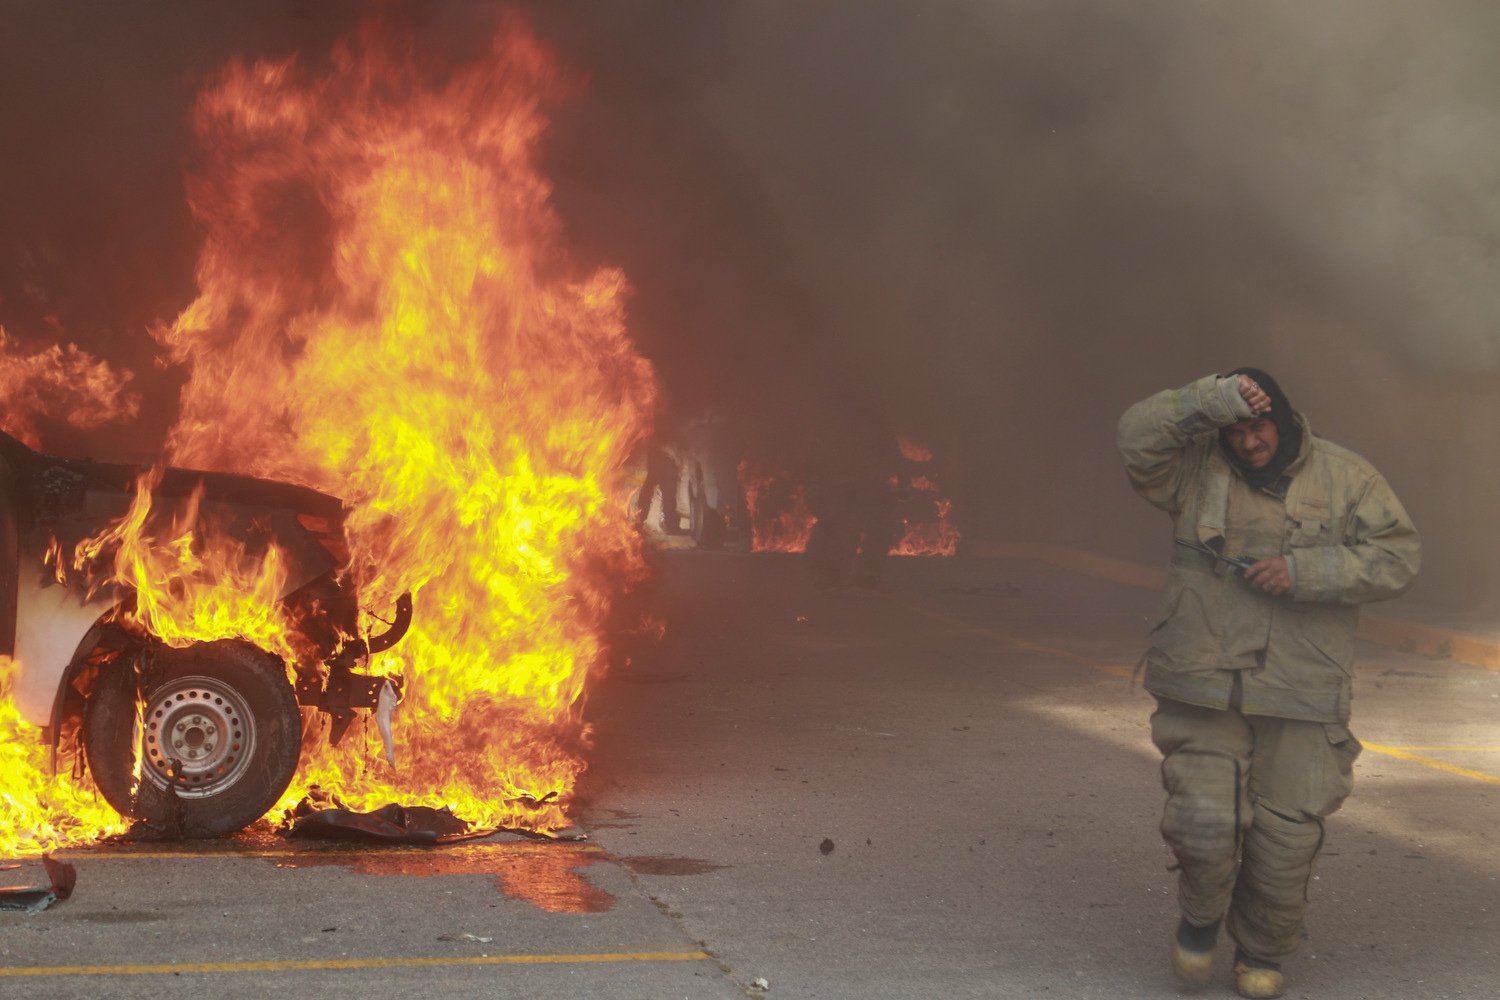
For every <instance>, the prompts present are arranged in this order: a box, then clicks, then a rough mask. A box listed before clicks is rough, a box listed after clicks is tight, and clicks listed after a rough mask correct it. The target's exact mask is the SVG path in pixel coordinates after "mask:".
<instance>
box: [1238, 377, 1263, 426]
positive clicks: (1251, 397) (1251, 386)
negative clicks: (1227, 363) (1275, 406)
mask: <svg viewBox="0 0 1500 1000" xmlns="http://www.w3.org/2000/svg"><path fill="white" fill-rule="evenodd" d="M1235 377H1236V378H1237V379H1239V380H1240V397H1241V398H1242V399H1244V401H1245V403H1246V404H1247V405H1248V406H1249V407H1250V412H1251V413H1253V414H1255V415H1256V416H1260V415H1261V414H1262V413H1270V412H1271V397H1270V396H1268V395H1266V390H1264V389H1262V388H1261V387H1260V383H1259V382H1257V381H1255V379H1253V378H1251V377H1250V376H1249V375H1236V376H1235Z"/></svg>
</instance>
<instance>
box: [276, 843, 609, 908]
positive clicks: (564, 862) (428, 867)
mask: <svg viewBox="0 0 1500 1000" xmlns="http://www.w3.org/2000/svg"><path fill="white" fill-rule="evenodd" d="M275 860H276V867H277V868H322V867H330V866H337V867H343V868H349V869H352V870H353V871H356V872H358V873H359V874H361V875H407V876H417V877H428V876H432V875H493V876H495V888H496V889H498V890H499V891H500V892H501V893H503V894H504V895H506V896H508V897H510V898H511V899H515V900H518V901H520V902H524V903H530V904H531V905H532V906H534V907H536V908H537V909H539V910H543V911H545V912H547V913H603V912H605V911H607V910H609V909H611V908H612V907H613V906H614V905H615V898H614V897H613V896H611V895H610V894H609V893H607V892H604V891H603V890H601V889H598V888H595V887H594V886H593V885H592V884H590V883H589V881H588V880H587V879H585V878H584V877H583V875H582V874H581V870H582V869H584V868H587V867H589V866H590V865H594V864H597V863H598V862H600V861H604V860H606V855H605V854H603V852H601V851H600V850H599V849H598V848H595V847H592V846H589V847H580V846H577V845H570V844H542V843H507V844H489V845H482V844H481V845H473V844H471V845H465V846H463V847H446V848H435V849H429V850H422V851H413V850H410V849H407V850H380V849H377V848H363V849H360V850H358V851H350V850H349V849H348V848H347V847H346V848H344V849H343V850H340V851H327V850H325V851H308V852H306V853H298V854H296V855H292V856H286V857H281V858H277V859H275Z"/></svg>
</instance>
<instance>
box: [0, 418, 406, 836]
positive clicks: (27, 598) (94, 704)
mask: <svg viewBox="0 0 1500 1000" xmlns="http://www.w3.org/2000/svg"><path fill="white" fill-rule="evenodd" d="M343 518H344V505H343V503H342V502H341V501H339V500H338V499H336V498H334V497H331V496H328V495H326V494H323V493H320V492H318V491H316V490H312V489H308V488H306V487H300V486H294V485H291V484H288V483H280V482H273V481H269V480H264V479H255V478H252V477H249V476H241V475H231V474H226V473H208V472H194V471H190V470H185V469H175V468H166V469H159V470H154V472H152V471H146V472H143V471H142V470H141V469H139V468H137V467H135V466H129V465H115V464H105V463H100V462H93V461H84V460H76V459H65V458H58V457H54V456H50V455H44V454H40V453H38V452H35V451H33V450H31V449H30V448H28V447H27V446H26V445H24V444H22V443H21V442H20V441H18V440H16V439H15V438H13V437H11V436H9V435H8V434H4V433H0V654H3V655H9V656H12V657H13V658H14V660H15V661H16V664H17V665H18V673H17V676H16V679H15V689H14V694H15V701H16V705H17V708H18V709H19V711H20V713H21V715H22V717H23V718H24V719H25V720H26V721H27V722H30V723H32V724H33V725H35V726H39V727H42V728H41V729H40V733H41V738H42V739H43V740H44V741H46V742H49V743H50V744H51V745H52V748H53V753H54V757H56V756H57V755H58V754H59V751H61V753H62V755H63V756H68V755H71V756H72V757H73V758H74V760H75V771H76V770H78V769H81V767H82V766H85V765H86V767H87V770H88V771H89V772H91V773H92V775H93V780H94V783H95V785H96V787H97V788H98V790H99V792H100V794H101V795H102V796H103V797H104V799H105V800H106V801H107V802H108V803H109V804H110V805H111V806H112V807H114V809H115V810H117V811H118V812H119V813H120V814H121V815H123V816H126V817H134V818H138V819H141V820H143V821H145V822H146V823H147V824H151V825H160V826H162V827H164V828H166V829H167V832H171V833H174V834H177V835H183V836H212V835H218V834H224V833H230V832H233V831H235V830H238V829H240V828H242V827H244V826H246V825H248V824H250V823H252V822H254V821H255V820H256V819H258V818H260V816H262V815H263V814H264V813H265V812H266V811H267V810H269V809H270V808H271V807H272V806H274V805H275V804H276V802H277V801H278V799H279V798H280V797H281V795H282V793H283V792H285V791H286V789H287V787H288V785H289V784H290V783H291V781H292V778H293V776H294V774H295V773H296V770H297V765H298V761H299V758H300V747H301V742H302V733H303V731H304V725H303V719H302V712H303V711H304V710H305V711H307V712H308V713H309V714H310V715H312V716H316V715H321V716H322V717H323V719H324V723H325V724H324V726H322V727H318V726H312V727H309V728H311V729H312V730H313V731H322V730H323V729H325V728H326V731H327V732H328V734H329V736H330V738H331V740H332V742H335V743H337V742H338V740H339V739H340V738H341V737H342V735H343V734H344V732H345V730H347V728H348V726H349V724H350V722H351V721H352V720H353V719H354V717H355V713H357V712H360V711H369V710H375V709H376V708H377V707H382V706H383V707H384V709H385V711H386V712H387V713H388V712H389V709H390V707H392V706H393V705H394V703H395V700H396V698H397V697H398V696H399V691H400V684H401V682H400V679H399V678H392V677H380V676H373V675H369V674H363V673H360V672H358V671H357V670H356V669H355V668H356V667H357V666H359V665H360V664H361V663H362V662H363V661H365V660H366V659H367V657H368V656H369V655H371V654H374V653H379V652H382V651H384V650H386V649H389V648H390V647H392V646H393V645H395V644H396V643H397V642H398V641H399V640H400V639H401V638H402V636H403V635H404V634H405V632H406V630H407V628H408V627H409V625H410V623H411V615H412V603H411V598H410V595H403V596H402V597H401V598H400V599H398V601H397V607H396V609H395V615H394V617H393V618H392V619H391V621H390V625H389V628H387V629H384V630H383V631H381V632H380V633H379V634H377V635H368V636H361V635H360V624H359V623H360V613H359V612H360V609H359V608H358V606H357V604H356V599H355V597H354V593H353V590H352V588H351V587H349V586H348V585H347V575H346V574H347V569H348V565H347V564H348V550H347V547H346V543H345V539H344V534H343ZM205 534H210V535H218V536H220V537H221V538H228V539H232V540H233V542H234V545H233V546H232V549H231V551H232V552H233V553H234V554H233V556H232V557H231V559H230V561H229V562H227V563H225V564H223V565H221V566H220V567H219V569H221V570H222V571H223V573H224V574H225V575H227V576H229V577H231V578H235V579H238V580H239V581H242V582H243V583H244V585H245V586H244V589H246V590H247V591H254V590H257V589H259V590H260V591H262V593H261V594H260V595H259V598H270V599H272V601H273V602H274V603H279V605H280V609H281V610H280V616H281V617H282V618H283V619H284V620H285V621H287V622H289V623H291V624H292V625H293V627H292V628H291V629H288V630H287V631H286V632H285V633H284V638H282V639H280V640H277V641H270V642H267V643H266V644H265V645H259V644H257V643H256V642H252V641H249V640H248V639H243V638H240V639H218V640H215V641H209V642H204V641H191V640H184V639H183V638H181V637H178V636H173V635H170V634H162V633H163V632H166V631H167V630H166V629H157V628H156V627H154V626H153V616H152V615H151V614H150V609H149V608H148V607H144V606H143V601H145V600H148V599H149V598H148V596H147V595H148V594H149V591H148V589H146V588H140V589H137V588H135V587H132V586H130V585H129V584H128V583H126V582H124V581H125V580H128V579H129V578H130V576H131V575H133V574H130V573H126V574H122V573H120V572H118V571H117V570H118V569H120V568H122V567H127V566H134V568H135V570H136V572H139V571H140V570H141V569H142V568H143V566H144V564H142V563H139V562H134V561H133V557H132V555H131V554H130V552H129V546H130V545H131V539H132V538H133V537H134V538H142V537H146V538H164V537H168V536H170V537H171V538H172V539H173V541H174V542H175V549H176V552H175V556H174V558H176V559H177V560H179V562H180V561H181V560H183V559H193V558H196V556H197V553H195V552H194V551H193V549H194V544H193V539H194V537H195V536H196V537H197V538H199V539H200V540H201V538H202V537H203V536H204V535H205ZM199 571H200V572H202V571H204V568H203V567H201V566H200V567H199ZM207 571H208V572H213V571H214V570H213V569H212V568H210V569H208V570H207ZM249 596H250V597H251V598H252V599H258V598H257V595H254V594H250V595H249Z"/></svg>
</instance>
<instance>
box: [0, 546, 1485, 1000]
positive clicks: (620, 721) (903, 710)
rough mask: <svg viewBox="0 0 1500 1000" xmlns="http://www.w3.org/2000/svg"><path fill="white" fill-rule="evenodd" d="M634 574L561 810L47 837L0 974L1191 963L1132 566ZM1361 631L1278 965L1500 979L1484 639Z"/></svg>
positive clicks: (221, 991)
mask: <svg viewBox="0 0 1500 1000" xmlns="http://www.w3.org/2000/svg"><path fill="white" fill-rule="evenodd" d="M656 586H657V590H656V593H655V594H654V595H653V602H654V603H655V605H656V607H657V609H658V612H659V613H660V614H661V615H662V617H663V618H664V619H665V620H666V622H667V631H666V633H665V635H664V637H663V638H662V640H661V641H660V642H659V643H658V644H657V645H655V646H653V647H648V648H643V649H640V650H637V651H636V653H635V656H634V659H633V662H631V663H630V664H629V665H626V666H622V667H619V668H616V669H615V670H613V671H612V672H611V673H610V675H609V676H607V677H606V678H605V679H604V680H603V681H602V682H600V683H598V684H596V685H595V686H594V688H593V690H592V691H591V694H590V701H589V706H588V716H589V717H590V718H591V719H593V720H594V722H595V726H596V749H595V751H594V754H593V763H592V765H591V767H590V770H589V772H588V773H587V774H586V775H585V777H584V781H583V784H582V786H581V788H580V801H579V803H578V806H577V809H576V810H575V811H576V815H577V818H578V822H579V825H580V827H581V828H582V829H583V830H584V831H585V832H586V833H587V834H588V835H589V839H588V840H586V841H581V842H567V843H554V844H537V843H534V842H532V841H528V840H523V839H519V838H497V839H495V840H494V841H485V842H478V843H473V844H469V845H464V846H461V847H454V848H448V849H443V850H439V851H428V850H412V849H404V850H400V851H389V850H386V851H375V850H372V849H369V848H361V847H352V846H348V845H312V846H309V845H305V844H301V843H293V842H287V841H282V840H280V839H278V838H275V837H274V836H271V835H268V834H265V833H259V834H255V833H252V834H246V835H241V836H239V837H236V838H232V839H229V840H224V841H213V842H205V843H197V844H191V845H142V846H139V847H132V848H130V849H128V850H126V849H122V848H119V847H96V848H83V849H79V850H75V851H72V852H68V854H69V856H70V858H71V860H72V861H73V862H74V863H75V864H76V866H77V870H78V887H77V890H76V893H75V895H74V897H73V898H72V899H70V900H68V901H66V902H64V903H61V904H59V905H57V906H54V907H53V908H51V909H49V910H46V911H44V912H41V913H37V914H33V915H24V914H17V913H0V997H11V996H15V997H23V996H26V997H49V998H50V997H147V996H150V997H156V998H162V997H198V996H214V997H223V998H235V997H241V996H243V997H251V996H254V997H263V996H266V995H268V994H277V993H281V994H286V993H287V992H288V991H294V993H295V995H299V996H315V997H328V998H336V997H374V996H418V997H444V998H450V997H451V998H461V997H496V996H516V997H539V998H552V997H589V998H593V997H598V998H649V1000H658V998H672V997H684V998H690V1000H696V998H705V1000H713V998H720V997H744V996H746V995H749V996H761V995H764V996H765V997H769V998H773V1000H775V998H787V1000H798V998H809V1000H810V998H830V1000H832V998H851V1000H852V998H859V1000H867V998H892V1000H898V998H899V1000H908V998H928V997H945V998H946V997H986V998H988V997H1005V998H1009V997H1018V998H1028V997H1062V998H1074V997H1076V998H1083V1000H1087V998H1105V997H1109V998H1122V1000H1135V998H1147V997H1175V996H1180V995H1183V994H1181V993H1180V992H1179V991H1178V989H1177V988H1176V986H1175V984H1174V983H1173V982H1172V980H1171V976H1170V973H1169V971H1168V968H1167V962H1166V954H1167V944H1168V937H1169V934H1170V931H1171V928H1172V926H1173V924H1174V923H1175V919H1176V918H1175V912H1176V911H1175V902H1174V888H1173V876H1172V874H1171V873H1170V872H1169V871H1168V870H1167V865H1168V863H1169V861H1170V857H1169V855H1168V854H1167V852H1166V850H1165V848H1164V847H1163V846H1162V844H1161V839H1160V836H1159V835H1158V833H1157V830H1156V826H1157V823H1158V819H1159V809H1160V797H1161V793H1160V789H1159V782H1158V772H1157V760H1156V754H1155V751H1154V750H1153V749H1152V747H1151V745H1150V742H1149V740H1148V738H1147V721H1146V720H1147V716H1148V715H1149V713H1150V710H1151V707H1152V701H1151V699H1150V697H1149V696H1148V695H1146V694H1145V693H1144V692H1142V691H1141V690H1140V688H1139V687H1138V686H1136V685H1134V684H1133V683H1132V681H1131V671H1132V667H1133V665H1134V663H1135V660H1136V658H1137V657H1138V656H1139V654H1140V651H1141V647H1142V644H1143V637H1144V635H1145V632H1146V631H1147V628H1148V626H1149V623H1150V618H1151V615H1152V612H1153V609H1154V606H1155V601H1156V595H1155V594H1154V593H1153V592H1151V591H1150V590H1149V589H1146V588H1143V587H1138V586H1130V585H1128V584H1124V583H1121V582H1119V581H1118V580H1109V579H1103V578H1099V577H1096V576H1093V575H1090V574H1089V573H1087V572H1082V571H1079V570H1078V569H1076V568H1075V569H1069V568H1067V567H1062V566H1058V565H1055V564H1050V563H1047V562H1045V561H1039V560H1030V559H1024V558H983V559H980V558H973V559H899V560H893V562H892V564H891V566H890V571H889V573H888V576H887V580H886V585H885V587H884V588H883V589H882V590H880V591H878V592H868V591H863V590H857V589H856V590H846V591H838V592H832V593H825V592H820V591H817V590H815V589H814V588H813V587H812V586H811V585H810V584H809V583H808V582H807V581H806V579H805V577H804V574H803V573H802V572H801V567H800V565H799V563H798V561H797V560H796V558H795V557H790V556H769V555H754V556H752V555H746V554H743V553H727V552H726V553H699V552H674V553H668V554H665V555H664V557H663V559H662V566H661V572H660V574H659V576H658V583H657V585H656ZM1360 654H1361V655H1360V664H1359V673H1358V680H1357V685H1356V698H1355V709H1354V711H1355V719H1354V725H1353V728H1354V730H1355V732H1356V733H1357V734H1358V735H1359V737H1360V738H1361V739H1362V740H1363V741H1364V743H1365V744H1366V751H1365V753H1364V755H1363V757H1362V758H1361V759H1360V761H1359V763H1358V765H1357V769H1356V790H1355V795H1354V798H1353V799H1351V800H1350V802H1349V804H1348V805H1346V806H1345V808H1344V810H1343V811H1342V812H1340V813H1339V814H1338V815H1337V816H1335V817H1334V818H1333V819H1332V820H1331V821H1330V823H1329V831H1328V840H1327V846H1326V848H1325V851H1324V854H1323V857H1322V859H1321V860H1320V863H1319V868H1318V874H1317V877H1316V879H1315V881H1314V884H1313V887H1312V890H1311V892H1312V909H1311V917H1310V921H1309V928H1308V940H1307V941H1306V943H1305V945H1304V947H1303V950H1302V951H1301V953H1299V955H1298V956H1297V957H1296V958H1294V959H1293V960H1292V961H1291V962H1289V963H1288V966H1287V968H1288V975H1289V981H1290V985H1291V989H1290V991H1289V993H1288V996H1291V997H1318V998H1327V1000H1354V998H1427V997H1431V998H1497V997H1500V852H1497V851H1496V838H1495V833H1494V831H1495V830H1496V829H1497V826H1500V824H1497V821H1500V672H1496V671H1492V670H1488V669H1484V668H1481V667H1476V666H1468V665H1464V664H1461V663H1457V662H1454V661H1451V660H1443V659H1435V658H1430V657H1427V656H1422V655H1418V654H1414V653H1410V652H1401V651H1398V650H1395V649H1392V648H1389V647H1387V646H1378V645H1374V644H1366V643H1361V649H1360ZM38 872H39V870H38V871H33V866H31V865H28V866H27V867H26V868H23V869H22V870H20V871H18V872H7V873H5V874H6V875H7V876H10V877H9V879H8V881H9V882H10V883H11V884H14V883H16V882H21V881H28V880H29V881H36V879H35V878H30V879H28V876H29V875H32V874H38ZM1229 957H1230V956H1229V949H1228V946H1227V945H1225V946H1224V948H1223V949H1222V951H1221V955H1220V968H1219V970H1218V973H1217V974H1216V978H1215V981H1214V983H1213V984H1212V985H1211V986H1210V987H1209V988H1208V990H1206V991H1205V993H1204V994H1203V995H1204V996H1209V997H1231V996H1233V995H1234V994H1233V990H1232V988H1231V986H1230V979H1229V969H1228V965H1229ZM759 984H763V985H759Z"/></svg>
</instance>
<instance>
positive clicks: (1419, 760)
mask: <svg viewBox="0 0 1500 1000" xmlns="http://www.w3.org/2000/svg"><path fill="white" fill-rule="evenodd" d="M1359 742H1360V743H1361V745H1363V746H1364V748H1365V749H1366V750H1373V751H1375V752H1376V753H1378V754H1384V755H1385V756H1387V757H1394V758H1396V759H1397V760H1404V761H1409V762H1410V763H1413V764H1421V765H1422V766H1423V767H1430V768H1433V769H1434V770H1437V771H1443V772H1445V773H1447V774H1454V775H1457V776H1458V777H1460V778H1471V779H1473V780H1474V781H1483V782H1485V783H1486V784H1490V785H1500V776H1497V775H1493V774H1487V773H1486V772H1484V771H1475V770H1474V769H1472V768H1468V767H1459V766H1458V765H1456V764H1449V763H1447V762H1446V761H1441V760H1438V759H1436V758H1435V757H1426V756H1423V755H1422V754H1419V753H1412V752H1411V750H1409V749H1405V748H1403V747H1388V746H1382V745H1381V744H1379V743H1366V742H1365V741H1364V740H1360V741H1359Z"/></svg>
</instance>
